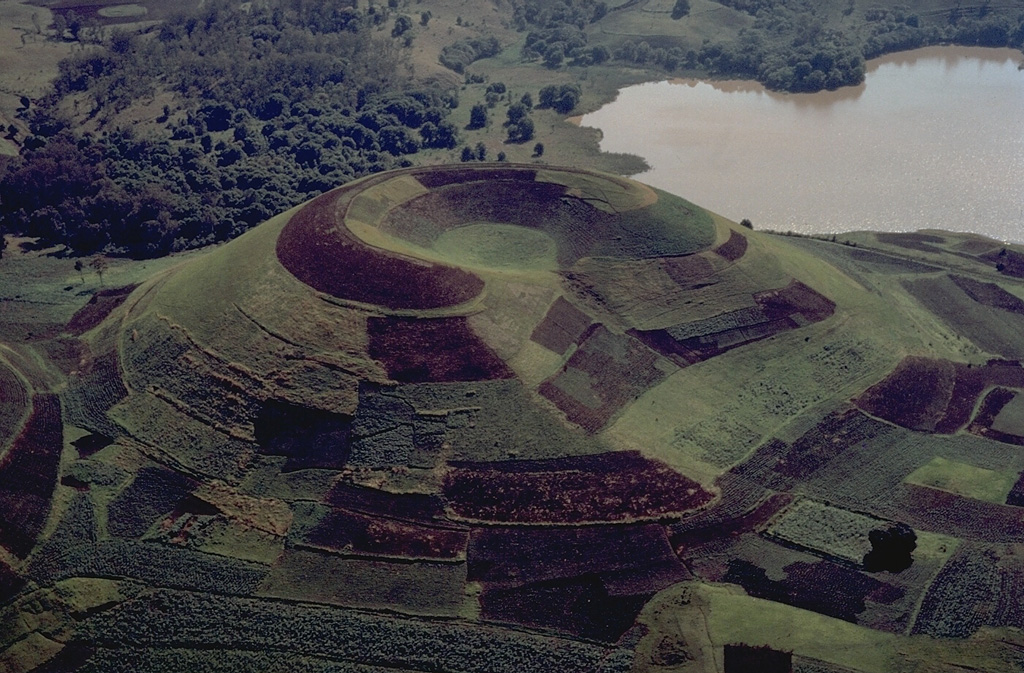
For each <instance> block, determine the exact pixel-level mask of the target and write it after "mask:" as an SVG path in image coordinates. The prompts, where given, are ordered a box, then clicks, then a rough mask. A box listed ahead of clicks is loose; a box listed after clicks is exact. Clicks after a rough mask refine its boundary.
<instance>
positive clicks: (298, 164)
mask: <svg viewBox="0 0 1024 673" xmlns="http://www.w3.org/2000/svg"><path fill="white" fill-rule="evenodd" d="M401 18H405V19H406V21H405V22H403V21H400V20H399V19H401ZM408 23H409V19H408V17H405V16H404V15H400V14H399V15H397V18H396V17H395V15H394V13H390V12H388V11H387V9H386V8H382V7H375V6H369V7H366V8H365V9H358V8H357V3H356V2H355V1H354V0H353V1H352V2H350V3H348V4H347V5H346V4H345V3H319V2H316V3H314V2H306V3H304V2H287V3H286V2H277V1H276V0H275V1H273V2H270V3H265V4H262V5H257V4H255V3H254V4H252V5H251V7H247V8H245V6H240V5H238V4H237V3H233V2H229V1H227V0H215V1H212V2H208V3H206V4H205V5H204V7H203V9H202V10H201V11H200V12H199V13H192V14H181V15H179V16H177V17H174V18H172V19H170V20H168V21H166V22H164V23H162V24H161V25H160V26H159V28H157V29H151V30H149V31H147V32H143V33H133V32H128V31H125V30H118V29H115V30H113V31H111V32H110V33H109V34H108V35H107V37H106V39H105V40H104V41H103V42H102V44H100V45H96V46H94V47H89V48H86V49H83V50H81V51H78V52H76V53H75V54H74V55H73V56H72V57H70V58H68V59H66V60H64V61H63V62H62V63H61V65H60V74H59V76H58V78H57V80H56V82H55V83H54V90H53V93H52V94H50V95H49V96H47V97H46V98H44V99H42V100H38V101H35V102H33V104H32V106H31V108H29V109H27V110H25V111H24V113H23V115H24V117H25V119H26V121H27V122H28V124H29V128H30V129H31V135H30V136H29V137H27V138H24V139H22V144H23V152H22V156H21V157H20V158H19V159H17V160H15V161H13V162H10V164H9V165H8V166H7V168H6V171H5V172H4V174H3V176H2V178H0V204H2V206H0V207H2V212H3V216H4V221H5V223H6V227H7V229H8V230H9V231H14V232H18V233H24V234H27V235H31V236H39V237H42V238H43V239H44V240H46V241H48V242H52V243H63V244H65V245H67V246H68V247H69V248H71V249H73V250H75V251H76V252H78V253H83V254H89V253H93V252H98V251H103V252H106V253H108V254H125V255H130V256H134V257H147V256H156V255H162V254H166V253H167V252H171V251H174V250H180V249H184V248H190V247H196V246H199V245H204V244H208V243H211V242H214V241H221V240H225V239H228V238H231V237H233V236H235V235H237V234H239V233H241V232H242V231H244V230H245V229H247V228H249V227H251V226H253V225H255V224H257V223H259V222H261V221H263V220H265V219H267V218H268V217H269V216H271V215H274V214H276V213H278V212H281V211H282V210H284V209H287V208H288V207H290V206H292V205H295V204H297V203H300V202H302V201H304V200H306V199H308V198H310V197H311V196H314V195H316V194H319V193H321V192H322V191H324V190H326V189H329V188H331V187H335V186H337V185H339V184H342V183H344V182H347V181H348V180H351V179H353V178H356V177H360V176H363V175H367V174H370V173H374V172H377V171H382V170H386V169H389V168H393V167H396V166H400V165H408V159H407V156H408V155H410V154H414V153H416V152H417V151H419V150H420V149H421V148H431V147H441V148H452V147H455V146H456V144H457V143H458V135H459V134H458V130H457V129H456V127H455V126H454V125H453V124H452V123H451V122H450V121H449V120H448V115H449V111H450V110H451V108H453V107H455V106H457V105H458V97H457V94H456V92H454V91H444V90H438V89H431V88H424V87H422V86H417V83H416V82H415V81H414V80H413V79H412V77H411V76H410V74H409V69H408V68H407V66H406V60H407V56H406V51H407V47H408V43H409V40H408V39H407V36H404V35H403V33H404V32H406V31H407V30H408V28H407V25H408ZM380 27H383V28H384V30H379V29H378V28H380ZM388 29H390V30H388ZM403 29H404V30H403ZM159 92H171V93H172V94H174V96H173V100H174V101H176V103H177V105H176V106H175V109H174V110H172V109H171V107H170V106H165V107H164V114H163V116H162V117H161V118H160V119H159V120H158V121H159V122H161V123H162V124H163V128H162V132H161V133H158V134H153V133H147V134H136V133H135V132H134V131H133V128H132V126H130V125H127V124H113V125H108V126H107V128H111V126H112V128H111V130H109V131H104V132H102V133H101V134H99V135H96V134H91V133H87V132H81V130H80V128H81V126H80V125H76V124H75V123H74V122H73V121H72V113H71V111H69V109H68V107H69V105H74V112H78V113H81V112H86V113H87V117H89V118H93V117H100V118H103V117H106V118H108V119H112V118H114V117H115V116H116V115H117V114H118V113H120V112H122V111H123V110H125V109H127V108H128V107H129V106H130V105H131V103H132V102H133V101H135V100H138V99H140V98H143V97H147V96H152V95H154V94H155V93H159ZM83 105H88V106H91V109H88V110H84V109H83V108H82V107H81V106H83Z"/></svg>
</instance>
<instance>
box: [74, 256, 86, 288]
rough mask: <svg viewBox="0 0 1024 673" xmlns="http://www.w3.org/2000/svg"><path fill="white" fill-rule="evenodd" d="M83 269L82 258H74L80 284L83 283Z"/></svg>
mask: <svg viewBox="0 0 1024 673" xmlns="http://www.w3.org/2000/svg"><path fill="white" fill-rule="evenodd" d="M84 269H85V265H84V264H82V260H80V259H76V260H75V271H77V272H78V275H79V276H81V277H82V285H85V273H84Z"/></svg>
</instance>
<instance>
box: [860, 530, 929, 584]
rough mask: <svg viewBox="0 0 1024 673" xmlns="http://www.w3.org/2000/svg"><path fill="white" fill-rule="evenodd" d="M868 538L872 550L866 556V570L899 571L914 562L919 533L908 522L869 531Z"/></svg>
mask: <svg viewBox="0 0 1024 673" xmlns="http://www.w3.org/2000/svg"><path fill="white" fill-rule="evenodd" d="M868 540H869V541H870V542H871V551H869V552H868V553H867V554H866V555H865V556H864V569H865V570H867V571H869V572H879V571H882V570H887V571H889V572H894V573H898V572H900V571H903V570H906V569H907V568H909V567H910V566H911V565H912V564H913V563H914V559H913V558H912V557H911V554H912V553H913V551H914V550H915V549H917V534H916V533H914V531H913V530H912V529H911V528H910V526H908V525H907V524H905V523H897V524H895V525H892V526H889V527H888V528H878V529H876V530H873V531H871V532H870V533H868Z"/></svg>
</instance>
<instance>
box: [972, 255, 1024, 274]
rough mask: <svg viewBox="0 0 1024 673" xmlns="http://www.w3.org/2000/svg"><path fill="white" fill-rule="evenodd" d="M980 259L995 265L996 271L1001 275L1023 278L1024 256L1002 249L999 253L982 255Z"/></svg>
mask: <svg viewBox="0 0 1024 673" xmlns="http://www.w3.org/2000/svg"><path fill="white" fill-rule="evenodd" d="M981 259H984V260H986V261H989V262H992V263H993V264H995V265H996V270H997V271H998V272H999V273H1001V274H1003V275H1006V276H1013V277H1014V278H1024V254H1021V253H1019V252H1017V251H1016V250H1010V249H1009V248H1002V249H1001V250H1000V251H999V252H995V251H993V252H990V253H988V254H985V255H982V256H981Z"/></svg>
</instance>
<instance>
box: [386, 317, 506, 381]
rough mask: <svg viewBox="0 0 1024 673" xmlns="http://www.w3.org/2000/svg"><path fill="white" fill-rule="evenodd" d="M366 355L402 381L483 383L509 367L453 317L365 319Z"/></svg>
mask: <svg viewBox="0 0 1024 673" xmlns="http://www.w3.org/2000/svg"><path fill="white" fill-rule="evenodd" d="M367 331H368V333H369V336H370V348H369V352H370V356H371V357H373V358H376V359H378V360H380V361H381V362H382V363H384V366H385V367H386V368H387V371H388V376H389V377H390V378H392V379H393V380H395V381H399V382H402V383H423V382H428V381H486V380H488V379H507V378H512V371H511V370H510V369H509V368H508V366H507V365H506V364H505V362H504V361H503V360H501V358H499V357H498V356H497V355H496V354H495V353H494V351H492V350H491V349H490V348H489V347H488V346H487V344H485V343H484V342H483V341H482V340H480V338H479V337H477V336H476V334H474V333H473V330H471V329H470V328H469V326H468V325H467V324H466V319H465V318H462V317H456V318H406V317H401V316H388V317H383V318H370V319H369V320H368V321H367Z"/></svg>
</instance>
